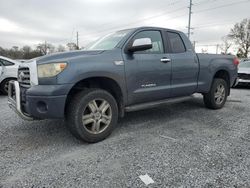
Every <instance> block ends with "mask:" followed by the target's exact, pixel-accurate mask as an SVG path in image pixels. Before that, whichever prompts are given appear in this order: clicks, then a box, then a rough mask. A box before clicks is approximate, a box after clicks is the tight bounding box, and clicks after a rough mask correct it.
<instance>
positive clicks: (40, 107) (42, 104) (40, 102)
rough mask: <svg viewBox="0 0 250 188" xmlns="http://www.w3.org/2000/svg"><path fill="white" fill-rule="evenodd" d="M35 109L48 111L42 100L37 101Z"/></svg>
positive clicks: (43, 111) (41, 111) (42, 111)
mask: <svg viewBox="0 0 250 188" xmlns="http://www.w3.org/2000/svg"><path fill="white" fill-rule="evenodd" d="M37 111H38V112H40V113H46V112H47V111H48V106H47V104H46V103H45V102H44V101H39V102H38V103H37Z"/></svg>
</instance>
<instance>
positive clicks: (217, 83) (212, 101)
mask: <svg viewBox="0 0 250 188" xmlns="http://www.w3.org/2000/svg"><path fill="white" fill-rule="evenodd" d="M219 84H222V85H223V86H224V87H225V97H224V100H223V102H222V103H221V104H217V103H216V102H215V91H216V89H217V86H218V85H219ZM210 92H211V93H210V97H211V98H210V100H211V103H212V106H213V107H214V108H215V109H220V108H222V107H223V106H224V105H225V103H226V100H227V96H228V92H229V91H228V85H227V83H226V81H225V80H223V79H214V81H213V86H212V88H211V91H210Z"/></svg>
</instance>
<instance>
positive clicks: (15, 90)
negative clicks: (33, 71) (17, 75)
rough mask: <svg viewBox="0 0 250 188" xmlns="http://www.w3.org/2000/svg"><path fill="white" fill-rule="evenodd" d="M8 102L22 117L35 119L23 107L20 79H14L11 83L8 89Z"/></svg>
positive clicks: (29, 119)
mask: <svg viewBox="0 0 250 188" xmlns="http://www.w3.org/2000/svg"><path fill="white" fill-rule="evenodd" d="M8 104H9V107H10V108H11V109H12V110H14V111H15V112H16V113H17V114H18V115H19V116H20V117H21V118H22V119H24V120H28V121H31V120H33V118H32V117H30V116H29V115H28V114H25V113H24V112H23V111H22V108H21V93H20V86H19V83H18V81H12V82H10V83H9V91H8Z"/></svg>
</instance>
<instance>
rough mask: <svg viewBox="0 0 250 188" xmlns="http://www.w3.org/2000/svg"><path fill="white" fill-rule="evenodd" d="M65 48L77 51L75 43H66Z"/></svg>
mask: <svg viewBox="0 0 250 188" xmlns="http://www.w3.org/2000/svg"><path fill="white" fill-rule="evenodd" d="M67 46H68V48H69V50H70V51H71V50H78V47H77V45H76V44H75V43H73V42H70V43H68V44H67Z"/></svg>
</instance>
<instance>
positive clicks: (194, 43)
mask: <svg viewBox="0 0 250 188" xmlns="http://www.w3.org/2000/svg"><path fill="white" fill-rule="evenodd" d="M195 45H196V41H194V42H193V47H194V50H195Z"/></svg>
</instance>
